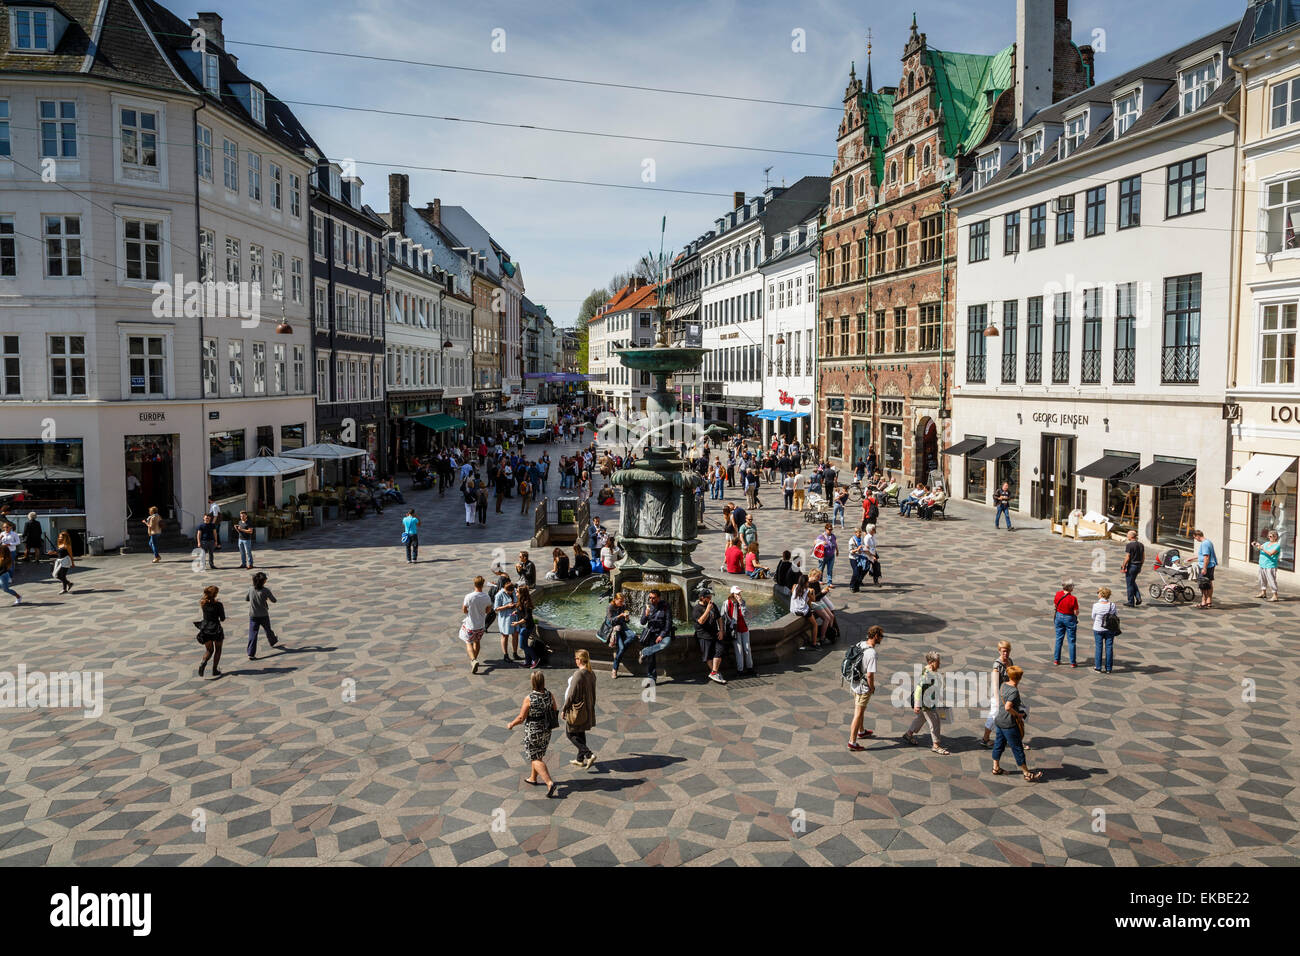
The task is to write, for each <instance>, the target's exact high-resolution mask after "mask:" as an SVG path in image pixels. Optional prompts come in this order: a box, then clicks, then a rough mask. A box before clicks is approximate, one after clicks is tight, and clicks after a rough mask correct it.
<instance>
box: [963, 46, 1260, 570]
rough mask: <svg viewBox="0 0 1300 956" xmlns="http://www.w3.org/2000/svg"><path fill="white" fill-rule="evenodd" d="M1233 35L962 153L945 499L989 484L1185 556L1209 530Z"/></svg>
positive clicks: (980, 493)
mask: <svg viewBox="0 0 1300 956" xmlns="http://www.w3.org/2000/svg"><path fill="white" fill-rule="evenodd" d="M1234 30H1235V26H1234V27H1230V28H1225V29H1221V30H1217V31H1215V32H1214V33H1212V34H1210V35H1208V36H1206V37H1203V38H1201V39H1200V40H1197V41H1195V42H1193V43H1189V44H1187V45H1186V46H1184V47H1182V48H1181V49H1178V50H1176V51H1174V52H1172V53H1169V54H1167V55H1165V56H1162V57H1160V58H1158V59H1156V60H1153V61H1151V62H1150V63H1147V64H1144V65H1142V66H1140V67H1138V68H1137V69H1134V70H1131V71H1129V72H1128V73H1126V74H1124V75H1123V76H1120V77H1118V78H1116V79H1113V80H1111V81H1109V82H1106V83H1102V84H1099V85H1097V86H1094V87H1092V88H1090V89H1088V90H1086V91H1084V92H1082V93H1079V94H1076V95H1075V96H1073V97H1070V98H1069V99H1066V100H1063V101H1061V102H1058V103H1056V104H1054V105H1052V106H1049V107H1047V108H1045V109H1042V110H1039V111H1038V112H1037V113H1036V114H1034V115H1033V116H1032V117H1030V118H1029V119H1028V120H1027V121H1026V122H1025V123H1024V124H1023V125H1022V126H1021V128H1019V129H1014V130H1008V131H1007V132H1006V133H1005V134H1004V135H1003V136H1002V137H1000V138H999V141H998V142H996V143H995V144H994V145H992V146H991V147H989V148H987V149H985V150H984V151H982V152H981V153H980V154H979V156H978V169H977V172H976V173H975V176H974V181H973V183H971V184H968V187H967V189H966V190H965V191H963V192H962V193H961V195H960V196H959V197H958V200H957V205H958V227H959V235H958V250H957V251H958V262H959V263H960V266H959V269H958V280H957V315H956V321H957V329H958V332H959V335H958V340H957V353H956V382H957V383H958V385H957V386H956V387H955V388H954V401H953V438H954V440H955V442H956V443H955V444H954V445H952V446H950V448H949V449H947V450H946V451H947V453H948V454H952V455H953V456H955V461H954V469H953V476H954V477H953V485H954V493H955V494H961V495H965V497H966V498H968V499H971V500H974V501H978V502H981V503H987V502H989V501H990V495H991V492H992V490H993V488H994V487H995V486H1000V485H1001V483H1002V482H1003V481H1007V482H1009V483H1010V485H1011V490H1012V501H1013V502H1014V503H1015V506H1016V507H1018V508H1020V509H1021V510H1024V511H1028V512H1030V513H1031V514H1033V515H1034V516H1039V517H1050V518H1053V519H1056V520H1061V519H1064V518H1066V517H1067V516H1068V514H1069V513H1070V512H1071V511H1072V510H1073V509H1076V508H1078V509H1081V510H1083V511H1085V512H1086V511H1094V510H1095V511H1099V512H1101V513H1103V514H1106V515H1108V516H1109V517H1110V518H1111V520H1113V521H1114V522H1116V524H1117V525H1118V526H1119V528H1118V530H1123V529H1126V528H1135V529H1136V530H1137V531H1138V533H1139V535H1140V536H1141V537H1142V539H1143V540H1145V541H1149V542H1159V543H1161V544H1171V545H1178V546H1181V547H1183V548H1184V549H1186V548H1187V547H1188V545H1189V543H1190V535H1191V532H1192V530H1193V529H1194V528H1196V527H1201V528H1203V529H1205V530H1206V531H1207V533H1211V534H1212V535H1213V534H1214V533H1217V531H1221V530H1222V527H1223V515H1224V493H1223V490H1222V488H1223V484H1224V480H1225V474H1226V469H1227V459H1226V452H1227V433H1226V429H1225V426H1224V423H1223V421H1222V420H1221V405H1222V402H1223V395H1224V388H1225V384H1226V372H1227V362H1226V356H1227V354H1228V322H1227V317H1228V315H1229V311H1230V302H1231V282H1230V281H1229V278H1228V277H1229V270H1230V259H1231V256H1230V250H1231V248H1232V243H1231V235H1232V232H1231V230H1232V224H1233V190H1234V184H1235V175H1234V174H1235V163H1234V155H1235V153H1234V149H1233V147H1234V144H1235V125H1234V118H1233V115H1232V112H1231V111H1232V109H1233V108H1234V107H1233V102H1234V101H1233V97H1234V96H1235V94H1236V89H1237V84H1236V81H1235V78H1233V77H1232V76H1231V75H1228V76H1227V77H1226V78H1225V69H1226V64H1225V58H1226V55H1227V46H1228V44H1229V43H1230V42H1231V41H1232V37H1233V32H1234ZM1225 114H1226V115H1225ZM993 328H996V329H997V334H996V335H989V334H986V331H989V330H992V329H993Z"/></svg>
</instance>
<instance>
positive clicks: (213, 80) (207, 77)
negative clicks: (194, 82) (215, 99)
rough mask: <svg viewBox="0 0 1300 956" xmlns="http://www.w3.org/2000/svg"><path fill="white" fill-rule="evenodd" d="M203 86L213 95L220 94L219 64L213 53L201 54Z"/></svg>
mask: <svg viewBox="0 0 1300 956" xmlns="http://www.w3.org/2000/svg"><path fill="white" fill-rule="evenodd" d="M203 88H204V89H205V90H207V91H208V92H209V93H211V94H212V95H213V96H220V95H221V64H220V62H218V60H217V55H216V54H215V53H205V54H203Z"/></svg>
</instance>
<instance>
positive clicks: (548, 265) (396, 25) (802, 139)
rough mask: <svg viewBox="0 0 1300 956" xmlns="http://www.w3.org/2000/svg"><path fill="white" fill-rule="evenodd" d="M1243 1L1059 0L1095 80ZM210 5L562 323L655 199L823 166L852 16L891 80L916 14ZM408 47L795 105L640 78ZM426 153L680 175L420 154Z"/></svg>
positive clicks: (1007, 15)
mask: <svg viewBox="0 0 1300 956" xmlns="http://www.w3.org/2000/svg"><path fill="white" fill-rule="evenodd" d="M164 2H165V3H167V4H168V5H169V6H171V8H172V10H173V11H175V12H176V13H177V14H178V15H180V16H182V17H185V18H189V17H192V16H193V15H194V11H193V10H189V9H186V8H183V7H180V6H177V5H176V3H175V0H164ZM914 7H915V11H916V17H917V24H918V28H919V29H920V30H921V31H923V32H925V33H926V34H927V35H928V36H927V39H928V42H929V44H930V45H931V46H933V47H937V48H939V49H948V50H960V51H963V52H970V53H992V52H995V51H996V50H998V49H1001V48H1002V47H1005V46H1007V45H1008V44H1010V43H1012V42H1014V40H1015V9H1016V0H980V2H970V0H914ZM1244 7H1245V0H1177V3H1176V4H1172V3H1169V2H1153V0H1071V3H1070V15H1071V19H1072V21H1073V26H1074V39H1075V42H1076V43H1079V44H1083V43H1092V44H1094V46H1095V47H1096V48H1097V50H1098V52H1097V58H1096V63H1097V76H1098V79H1099V80H1100V81H1104V80H1106V79H1108V78H1110V77H1112V76H1115V75H1116V74H1118V73H1121V72H1123V71H1124V70H1126V69H1129V68H1131V67H1133V66H1135V65H1137V64H1139V63H1142V62H1144V61H1145V60H1147V59H1151V58H1153V57H1155V56H1159V55H1160V54H1162V53H1164V52H1167V51H1169V50H1171V49H1174V48H1175V47H1177V46H1179V45H1181V44H1183V43H1186V42H1188V41H1190V40H1192V39H1195V38H1196V37H1198V36H1201V35H1203V34H1206V33H1209V32H1210V31H1212V30H1215V29H1217V28H1219V27H1222V26H1225V25H1227V24H1229V23H1231V22H1233V21H1234V20H1236V19H1238V18H1239V17H1240V15H1241V13H1242V10H1243V9H1244ZM207 9H212V7H211V6H208V7H207ZM216 9H217V12H218V13H220V14H221V15H222V16H223V17H224V18H225V34H226V39H227V44H228V49H229V50H230V51H231V52H233V53H235V54H236V55H238V56H239V57H240V66H241V67H242V68H243V69H244V70H245V71H247V72H248V73H249V74H250V75H252V76H255V77H257V78H258V79H260V80H262V81H264V82H265V83H266V84H267V86H268V87H269V88H270V90H271V91H272V94H273V95H276V96H278V97H280V98H281V99H284V100H286V101H289V102H290V103H291V104H293V109H294V110H295V112H296V113H297V114H298V115H299V117H300V119H301V120H302V121H303V122H304V124H305V125H306V126H307V127H308V129H310V130H311V132H312V135H313V137H314V138H315V139H316V141H317V142H318V143H319V144H320V145H321V147H322V149H324V150H325V151H326V152H327V153H328V154H329V155H330V157H331V158H332V159H336V160H342V159H348V158H350V159H353V160H354V161H355V162H356V163H357V172H358V175H360V176H361V178H362V179H363V180H364V181H365V187H364V189H363V199H364V200H365V202H367V203H369V204H370V205H371V206H372V207H373V208H375V209H376V210H378V211H381V212H383V211H385V210H387V208H388V188H387V178H388V174H389V173H390V172H393V171H405V172H407V173H408V174H409V175H410V177H411V200H412V202H413V203H414V204H416V205H423V204H424V203H426V202H431V201H432V200H433V199H434V198H435V197H437V198H439V199H441V200H442V202H443V203H444V204H448V205H461V206H465V207H466V208H467V209H468V210H469V211H470V212H471V213H472V214H473V215H474V216H475V218H477V219H478V220H479V222H481V223H482V224H483V225H484V226H485V227H486V228H487V229H488V230H489V231H490V232H491V233H492V235H493V237H494V238H495V239H496V240H497V241H498V242H500V243H501V244H502V245H503V246H504V247H505V249H506V250H507V251H508V252H509V253H510V255H511V257H512V258H513V259H514V260H516V261H517V262H519V263H520V265H521V267H522V270H523V276H524V282H525V285H526V291H527V294H528V296H529V298H531V299H533V301H535V302H539V303H541V304H543V305H546V306H547V308H548V310H549V312H550V314H551V316H552V317H553V318H554V319H555V320H556V321H557V322H558V323H559V324H561V325H568V324H571V323H572V321H573V317H574V315H575V314H576V312H577V309H578V306H579V305H580V304H581V301H582V299H583V298H584V297H585V295H586V294H587V292H588V291H590V290H591V289H592V288H593V287H597V286H603V285H604V284H605V283H606V281H607V280H608V279H609V277H610V276H611V275H613V274H614V273H616V272H619V271H622V270H624V269H626V268H627V267H629V266H630V265H631V264H632V263H633V262H634V261H635V260H636V259H637V258H638V257H639V256H640V255H641V254H643V253H645V252H647V251H653V252H655V253H656V254H657V252H658V250H659V242H660V236H659V232H660V221H661V218H663V217H666V218H667V230H666V235H665V238H664V245H665V247H666V248H667V249H673V250H676V249H680V248H681V246H682V245H683V244H684V243H685V242H688V241H690V240H691V239H693V238H695V237H696V236H698V235H699V234H700V233H702V232H705V231H706V230H707V229H708V228H709V227H710V225H711V223H712V221H713V219H714V218H716V217H717V216H718V215H720V214H721V213H723V212H725V211H726V210H727V209H728V208H730V197H731V193H732V192H733V191H734V190H743V191H745V192H746V193H747V194H750V195H752V194H754V193H757V192H759V191H761V190H762V188H763V185H764V181H765V180H764V175H765V174H764V170H765V169H766V168H767V167H771V172H770V174H768V175H770V177H771V182H772V183H774V184H781V183H783V182H784V183H786V184H789V183H793V182H794V181H796V180H797V179H799V178H800V177H801V176H807V175H819V176H825V175H829V173H830V167H831V163H832V161H833V159H834V152H835V134H836V128H837V126H838V124H839V119H840V115H841V112H840V110H841V103H842V98H843V94H844V87H845V84H846V83H847V80H848V69H849V62H850V61H851V60H855V61H856V62H857V66H858V70H859V73H861V72H862V68H863V61H864V60H865V58H866V36H867V31H868V30H870V31H871V33H872V36H873V38H874V40H873V56H872V63H873V71H872V72H873V80H874V82H875V84H876V86H882V85H897V82H898V75H899V70H900V67H899V59H900V57H901V55H902V50H903V46H904V44H905V43H906V40H907V36H908V32H909V27H910V21H911V14H912V7H908V6H902V5H898V4H893V3H885V2H881V0H857V2H842V0H811V2H806V3H801V4H791V3H775V2H766V0H758V2H745V3H741V2H735V0H709V2H707V3H697V2H693V3H683V2H675V0H666V2H665V0H661V2H656V3H654V4H644V3H623V2H617V3H613V4H611V3H608V2H570V0H546V2H545V3H537V2H513V3H487V2H475V3H456V2H444V0H438V2H436V3H430V2H419V0H348V2H346V3H345V2H341V0H312V2H307V0H276V2H275V3H274V6H273V10H274V15H273V16H268V15H267V13H268V6H267V4H266V3H265V2H264V0H259V2H253V0H226V2H225V3H224V4H223V5H222V6H219V7H217V8H216ZM1175 10H1176V15H1175ZM796 30H799V31H803V37H804V43H805V50H804V52H802V53H800V52H795V51H794V49H793V46H794V43H795V40H794V39H793V36H794V31H796ZM498 31H504V32H498ZM241 40H245V41H252V42H256V43H263V44H272V45H283V46H292V47H301V48H308V49H311V50H330V51H336V52H340V53H351V54H362V55H373V56H381V57H389V58H396V59H402V60H412V61H418V63H417V64H396V63H379V62H374V61H371V60H366V59H361V58H357V57H338V56H325V55H320V54H309V53H298V52H288V51H283V50H273V49H268V48H266V47H257V46H251V45H241V44H240V43H239V42H238V41H241ZM494 43H495V46H496V47H497V48H498V49H496V50H494V48H493V47H494ZM502 45H504V50H501V49H500V47H501V46H502ZM419 63H442V64H448V65H455V66H463V67H472V68H476V69H479V70H489V71H503V72H506V73H511V72H512V73H533V74H545V75H548V76H561V77H568V78H572V79H579V80H586V81H593V80H594V81H600V82H603V83H615V84H624V85H627V86H637V87H659V88H671V89H674V90H687V91H695V92H705V93H715V94H724V95H727V96H733V97H747V98H754V99H759V100H766V101H774V100H780V101H787V102H791V103H798V104H806V105H798V106H790V105H776V104H774V103H771V102H760V103H754V102H740V101H736V100H728V99H717V98H709V97H702V96H685V95H676V94H670V93H652V92H644V91H640V90H634V89H625V88H624V89H616V88H610V87H605V86H597V85H585V84H576V83H564V82H554V81H549V80H540V79H528V78H522V77H517V76H506V75H499V74H494V73H484V72H468V71H462V70H448V69H435V68H431V67H428V66H423V65H418V64H419ZM309 103H311V104H334V105H336V106H347V107H357V108H358V109H347V110H344V109H334V108H325V107H322V106H313V105H306V104H309ZM819 106H821V107H831V108H829V109H825V108H817V107H819ZM375 110H388V111H391V112H396V113H407V114H417V115H406V116H398V115H385V114H383V113H379V112H375ZM434 116H437V117H457V118H459V119H460V120H486V121H491V122H495V123H509V124H529V125H533V126H549V127H558V128H564V129H567V130H585V131H590V132H600V133H617V134H623V135H632V136H644V137H653V138H666V139H677V140H692V141H698V142H705V143H713V144H729V145H735V146H748V147H757V150H738V149H729V148H728V149H723V148H714V147H709V146H695V145H677V144H667V143H658V142H638V141H634V140H627V139H613V138H604V137H595V136H588V135H575V134H572V133H558V132H543V131H539V130H530V129H517V128H510V127H496V126H486V125H475V124H470V123H466V122H454V121H446V120H440V119H434V118H430V117H434ZM777 150H786V151H794V152H802V153H809V154H812V155H793V154H792V153H791V152H777ZM647 160H652V161H653V175H654V181H653V182H649V183H647V182H645V181H644V180H643V176H644V175H645V174H646V172H645V171H646V170H647V168H648V166H647ZM421 167H424V168H421ZM430 167H432V168H433V169H430ZM443 168H447V169H456V170H466V171H474V172H480V173H503V174H510V175H518V176H537V177H552V178H557V179H576V180H590V181H596V182H601V183H616V184H620V185H623V186H628V187H645V186H656V187H660V188H661V189H664V190H682V191H683V192H667V191H663V192H661V191H650V190H645V189H644V188H642V189H641V190H640V191H638V189H637V188H628V189H623V188H602V187H595V186H581V185H570V184H561V183H546V182H536V181H528V180H518V179H510V178H496V177H487V176H479V175H465V174H457V173H445V172H437V171H434V169H443ZM701 193H702V194H703V195H701Z"/></svg>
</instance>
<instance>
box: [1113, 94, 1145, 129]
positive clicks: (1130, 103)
mask: <svg viewBox="0 0 1300 956" xmlns="http://www.w3.org/2000/svg"><path fill="white" fill-rule="evenodd" d="M1138 92H1139V91H1138V90H1133V91H1132V92H1130V93H1127V94H1125V95H1124V96H1121V97H1119V98H1118V99H1116V100H1115V102H1114V104H1113V109H1114V113H1115V138H1116V139H1119V137H1121V136H1123V135H1124V134H1125V133H1127V132H1128V131H1129V130H1130V129H1132V128H1133V124H1134V123H1136V122H1137V121H1138V117H1139V116H1141V115H1142V107H1141V104H1140V102H1139V100H1138Z"/></svg>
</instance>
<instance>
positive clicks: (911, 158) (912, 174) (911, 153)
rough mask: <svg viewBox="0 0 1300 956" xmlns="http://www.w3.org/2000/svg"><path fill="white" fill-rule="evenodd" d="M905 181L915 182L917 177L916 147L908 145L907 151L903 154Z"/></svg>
mask: <svg viewBox="0 0 1300 956" xmlns="http://www.w3.org/2000/svg"><path fill="white" fill-rule="evenodd" d="M903 170H904V172H903V181H904V182H908V183H910V182H913V181H915V179H916V147H915V146H909V147H907V152H905V153H904V154H903Z"/></svg>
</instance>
